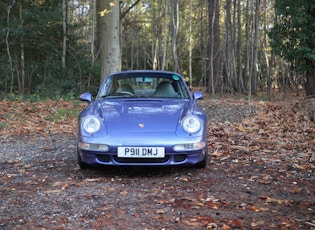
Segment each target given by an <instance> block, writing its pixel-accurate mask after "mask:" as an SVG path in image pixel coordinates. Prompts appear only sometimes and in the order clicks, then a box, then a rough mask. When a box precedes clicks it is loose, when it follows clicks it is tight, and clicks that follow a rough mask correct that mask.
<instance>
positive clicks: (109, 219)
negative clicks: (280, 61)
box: [0, 102, 315, 230]
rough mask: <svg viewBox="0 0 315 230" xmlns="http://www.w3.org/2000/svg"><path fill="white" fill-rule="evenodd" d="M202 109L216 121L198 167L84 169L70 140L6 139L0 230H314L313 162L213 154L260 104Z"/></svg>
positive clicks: (0, 167)
mask: <svg viewBox="0 0 315 230" xmlns="http://www.w3.org/2000/svg"><path fill="white" fill-rule="evenodd" d="M203 103H204V102H203ZM225 103H226V102H225ZM202 106H203V107H204V108H205V110H206V112H207V114H208V116H209V121H210V123H216V124H215V125H216V126H215V128H214V129H213V132H212V134H211V138H210V140H211V141H210V142H211V143H210V147H211V152H210V153H209V154H210V157H209V162H208V166H207V168H205V169H194V168H119V167H117V168H108V167H107V168H98V169H95V170H84V171H82V170H80V169H79V168H78V166H77V164H76V157H75V152H76V149H75V148H76V147H75V142H76V137H75V135H69V134H52V135H49V136H10V137H8V138H7V140H6V142H3V143H1V150H0V155H1V158H0V196H1V200H0V229H4V230H6V229H8V230H9V229H10V230H11V229H315V218H314V216H315V186H314V185H315V177H314V175H315V174H314V170H315V169H314V168H315V167H314V162H310V161H309V158H308V159H307V161H306V160H305V158H304V159H303V162H304V161H305V162H308V163H305V162H304V163H303V164H302V163H301V161H302V160H301V161H299V158H297V157H295V156H296V155H294V157H291V155H290V153H289V152H288V155H284V154H282V155H279V156H276V157H275V156H274V152H272V151H270V152H268V151H264V152H263V154H261V153H262V152H258V151H252V152H251V151H250V152H248V151H246V150H245V149H241V148H240V147H239V148H238V149H234V150H233V149H232V150H231V149H224V147H222V151H221V150H220V151H221V153H220V154H219V152H218V151H215V146H216V144H215V143H213V141H221V143H222V144H223V143H224V142H226V143H227V142H228V141H229V139H231V138H233V139H234V140H237V138H238V137H240V134H239V133H232V132H231V131H230V135H229V137H225V134H224V133H227V132H229V130H234V129H233V128H232V127H235V125H236V124H238V122H240V121H242V120H244V119H246V118H252V117H255V116H256V112H257V107H255V106H252V105H248V104H243V103H240V104H238V103H234V102H233V103H226V104H225V105H222V104H220V103H217V102H212V103H211V104H203V105H202ZM210 127H212V126H211V125H210ZM213 127H214V126H213ZM294 154H296V153H295V152H294ZM300 154H302V153H300ZM305 154H306V155H307V154H310V153H309V152H305ZM288 156H290V157H288ZM292 156H293V155H292ZM298 163H299V164H298Z"/></svg>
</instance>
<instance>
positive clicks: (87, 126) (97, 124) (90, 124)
mask: <svg viewBox="0 0 315 230" xmlns="http://www.w3.org/2000/svg"><path fill="white" fill-rule="evenodd" d="M82 127H83V129H84V131H85V132H87V133H90V134H93V133H96V132H97V131H99V130H100V128H101V121H100V120H99V118H98V117H96V116H92V115H91V116H87V117H86V118H84V120H83V122H82Z"/></svg>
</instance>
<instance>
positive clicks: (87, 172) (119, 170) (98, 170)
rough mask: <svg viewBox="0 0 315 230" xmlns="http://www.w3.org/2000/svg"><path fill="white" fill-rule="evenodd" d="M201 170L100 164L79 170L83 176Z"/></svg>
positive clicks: (113, 175) (183, 167)
mask: <svg viewBox="0 0 315 230" xmlns="http://www.w3.org/2000/svg"><path fill="white" fill-rule="evenodd" d="M202 170H206V169H198V168H194V167H191V166H150V167H149V166H123V167H121V166H100V167H95V168H90V169H84V170H82V169H81V170H80V173H81V174H82V176H83V177H130V178H134V177H164V176H170V175H176V174H179V175H182V174H187V173H191V174H194V173H200V172H201V171H202Z"/></svg>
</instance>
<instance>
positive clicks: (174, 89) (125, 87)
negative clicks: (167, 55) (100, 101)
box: [98, 72, 190, 99]
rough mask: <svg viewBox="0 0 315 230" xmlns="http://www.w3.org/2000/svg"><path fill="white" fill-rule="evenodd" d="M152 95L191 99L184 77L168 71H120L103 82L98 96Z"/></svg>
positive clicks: (153, 96)
mask: <svg viewBox="0 0 315 230" xmlns="http://www.w3.org/2000/svg"><path fill="white" fill-rule="evenodd" d="M121 97H152V98H178V99H189V98H190V97H189V91H188V90H187V87H186V84H185V82H184V81H183V79H182V78H181V77H180V76H178V75H174V74H168V73H145V72H144V73H137V72H133V73H130V72H129V73H119V74H114V75H110V76H109V77H107V78H106V79H105V81H104V83H103V84H102V86H101V88H100V91H99V93H98V98H121Z"/></svg>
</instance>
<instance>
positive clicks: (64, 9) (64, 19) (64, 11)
mask: <svg viewBox="0 0 315 230" xmlns="http://www.w3.org/2000/svg"><path fill="white" fill-rule="evenodd" d="M67 5H68V4H67V0H62V29H63V39H62V54H61V62H62V70H63V75H65V70H66V52H67V15H68V14H67V8H68V7H67ZM64 77H65V76H64Z"/></svg>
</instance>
